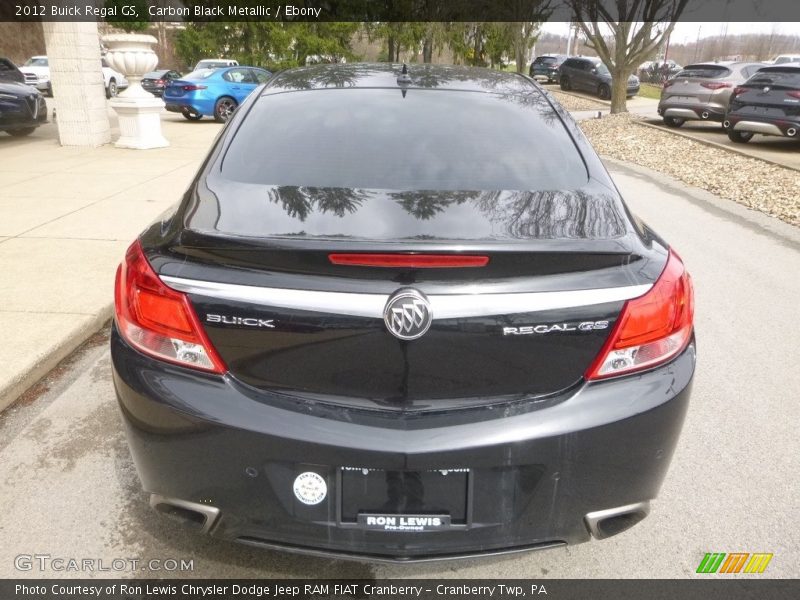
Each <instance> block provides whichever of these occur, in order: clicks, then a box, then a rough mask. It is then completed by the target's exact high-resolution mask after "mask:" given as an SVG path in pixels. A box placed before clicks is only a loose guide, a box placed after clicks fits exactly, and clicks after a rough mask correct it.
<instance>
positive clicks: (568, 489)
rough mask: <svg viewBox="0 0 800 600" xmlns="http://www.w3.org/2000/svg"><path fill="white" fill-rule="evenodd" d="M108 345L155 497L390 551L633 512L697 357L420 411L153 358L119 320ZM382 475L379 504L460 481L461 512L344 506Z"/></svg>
mask: <svg viewBox="0 0 800 600" xmlns="http://www.w3.org/2000/svg"><path fill="white" fill-rule="evenodd" d="M111 351H112V362H113V372H114V384H115V388H116V391H117V397H118V400H119V404H120V408H121V410H122V414H123V416H124V421H125V425H126V431H127V436H128V441H129V445H130V448H131V453H132V455H133V458H134V462H135V464H136V468H137V470H138V473H139V476H140V478H141V480H142V483H143V486H144V488H145V490H146V491H148V492H150V493H151V494H155V496H153V500H151V502H152V503H153V504H154V505H155V506H156V507H158V508H160V509H161V510H163V511H164V512H168V513H172V514H173V515H180V516H183V517H184V518H185V520H186V521H188V522H194V523H196V524H197V526H198V529H201V530H203V531H205V532H206V533H209V534H211V535H213V536H216V537H220V538H224V539H228V540H233V541H239V542H243V543H247V544H251V545H257V546H263V547H269V548H281V549H284V550H289V551H295V552H304V553H310V554H321V555H329V554H335V555H337V556H340V557H346V558H356V559H358V558H362V559H369V560H388V561H409V560H439V559H443V558H452V557H462V556H472V555H476V554H481V555H483V554H497V553H508V552H516V551H522V550H529V549H535V548H542V547H551V546H553V545H560V544H563V543H579V542H584V541H588V540H589V539H590V537H591V534H590V530H592V531H593V532H594V535H595V537H606V536H607V535H613V534H614V533H615V532H616V531H617V530H622V529H624V528H626V525H629V524H632V523H635V522H637V521H638V520H639V519H641V518H643V517H644V515H646V513H647V506H648V504H647V503H648V501H649V500H650V499H652V498H655V496H656V495H657V493H658V490H659V488H660V485H661V482H662V480H663V478H664V476H665V474H666V471H667V468H668V466H669V462H670V458H671V456H672V453H673V451H674V448H675V445H676V443H677V440H678V436H679V433H680V429H681V426H682V423H683V419H684V415H685V413H686V410H687V407H688V402H689V395H690V389H691V381H692V376H693V373H694V365H695V349H694V343H692V344H691V345H690V346H689V347H688V348H687V349H686V351H684V352H683V353H682V354H681V355H680V356H679V357H678V358H676V359H675V360H674V361H672V362H671V363H670V364H668V365H665V366H663V367H660V368H658V369H655V370H653V371H649V372H647V373H644V374H640V375H634V376H629V377H624V378H619V379H616V380H609V381H605V382H598V383H591V384H585V385H582V386H580V387H579V389H578V390H576V391H574V392H572V393H571V394H570V395H569V397H567V398H565V399H564V400H563V401H561V402H558V403H554V404H553V403H550V404H548V405H547V407H546V408H539V409H537V407H536V406H535V404H534V403H523V404H517V405H514V406H509V407H508V408H507V409H498V408H496V407H495V408H488V407H485V408H482V409H474V410H460V411H452V412H449V413H440V414H434V415H430V414H426V415H424V416H419V415H416V416H415V415H411V414H403V413H399V412H385V413H384V412H378V411H359V410H350V409H337V408H332V407H329V406H322V405H317V404H304V403H301V402H297V403H296V404H294V403H287V399H286V397H285V396H283V397H281V396H277V395H275V396H274V402H273V397H272V396H270V395H269V394H265V393H264V392H258V391H255V390H252V389H250V388H247V387H245V386H244V385H242V384H240V383H238V382H236V381H235V380H233V379H231V378H229V377H218V376H211V375H205V374H201V373H198V372H193V371H190V370H187V369H183V368H180V367H176V366H172V365H168V364H166V363H161V362H158V361H155V360H152V359H150V358H147V357H145V356H143V355H141V354H140V353H138V352H137V351H135V350H133V349H132V348H130V347H129V346H128V345H127V344H126V343H125V342H124V341H123V340H122V339H121V338H120V336H119V335H118V333H117V332H116V329H114V331H113V333H112V340H111ZM307 472H312V473H316V474H317V475H319V476H320V477H321V478H322V479H323V480H324V481H325V483H326V486H327V494H326V495H325V497H324V499H323V500H322V501H320V502H319V503H318V504H315V505H307V504H304V503H303V502H301V501H299V500H298V498H297V497H296V496H295V492H294V488H293V484H294V482H295V479H296V478H297V476H298V475H299V474H301V473H307ZM448 475H450V477H451V479H450V480H447V479H446V477H447V476H448ZM362 477H363V478H364V479H360V478H362ZM375 477H380V478H383V477H385V485H386V492H385V496H381V498H383V499H384V500H386V502H387V503H386V504H384V505H383V506H384V507H385V506H397V505H396V504H393V502H395V501H396V500H397V498H398V493H399V494H400V495H404V498H405V500H404V501H405V502H406V503H408V502H410V501H411V500H410V498H412V495H416V496H415V499H416V500H420V499H421V501H422V502H423V503H424V502H425V501H427V498H428V497H429V496H430V494H433V493H434V492H435V489H434V487H435V486H440V487H441V486H445V489H447V486H449V485H451V484H450V483H449V482H452V486H453V487H452V491H453V494H454V495H455V496H456V497H457V498H458V497H461V496H463V499H464V502H463V505H464V507H465V508H464V510H463V514H461V513H459V512H458V510H456V511H455V513H454V515H455V516H454V522H455V521H459V522H458V523H455V524H454V525H453V526H452V527H450V528H448V529H439V530H433V531H416V532H409V531H383V530H367V529H364V528H362V527H361V526H359V524H357V523H355V522H353V518H352V517H350V516H348V515H346V514H345V513H346V512H347V511H348V510H349V509H347V508H346V507H347V506H351V505H352V504H353V503H354V502H356V503H357V502H359V501H360V500H354V498H361V497H364V496H363V495H362V494H366V492H364V490H366V489H367V487H368V485H372V484H368V483H367V481H368V479H367V478H372V479H371V480H370V481H372V482H373V484H374V482H375V481H376V480H375V479H374V478H375ZM398 478H399V479H398ZM398 480H399V481H401V483H400V484H399V485H400V487H399V488H398V484H397V482H398ZM377 481H378V482H381V481H383V480H382V479H378V480H377ZM392 482H394V483H392ZM415 482H416V483H415ZM420 482H433V483H432V484H430V487H429V488H425V487H424V486H423V485H422V484H421V483H420ZM426 485H428V484H426ZM414 486H416V488H415V487H414ZM378 487H381V486H378ZM356 488H359V489H356ZM412 488H414V489H415V490H416V491H415V492H414V494H411V491H410V490H412ZM371 489H373V490H374V485H373V487H372V488H371ZM398 489H400V490H401V492H398ZM426 489H427V490H428V492H426ZM392 490H394V491H392ZM456 490H458V491H456ZM381 493H383V492H380V491H379V494H381ZM426 493H429V496H428V497H426V496H425V494H426ZM459 502H460V500H459ZM377 508H379V507H377V506H372V505H370V506H364V507H363V509H364V510H367V511H369V512H376V509H377ZM608 510H610V511H611V512H608V513H606V512H604V511H608ZM614 511H616V513H615V512H614ZM385 512H393V511H392V510H390V509H386V511H385ZM405 512H407V513H413V512H414V511H413V510H409V509H406V510H405ZM435 512H437V511H435ZM423 514H431V512H430V510H426V511H424V513H423ZM615 514H617V516H618V517H619V518H618V519H615V518H614V516H615ZM461 517H463V518H461Z"/></svg>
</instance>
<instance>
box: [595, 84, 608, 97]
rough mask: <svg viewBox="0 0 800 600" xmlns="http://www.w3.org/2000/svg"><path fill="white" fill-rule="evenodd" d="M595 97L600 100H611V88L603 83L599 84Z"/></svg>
mask: <svg viewBox="0 0 800 600" xmlns="http://www.w3.org/2000/svg"><path fill="white" fill-rule="evenodd" d="M597 95H598V96H600V99H601V100H608V99H609V98H611V88H610V87H608V86H607V85H606V84H605V83H602V84H600V87H599V88H597Z"/></svg>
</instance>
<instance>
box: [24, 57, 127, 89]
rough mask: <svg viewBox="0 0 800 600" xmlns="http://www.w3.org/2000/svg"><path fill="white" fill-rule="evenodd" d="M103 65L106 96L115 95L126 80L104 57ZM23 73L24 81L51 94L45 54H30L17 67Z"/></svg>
mask: <svg viewBox="0 0 800 600" xmlns="http://www.w3.org/2000/svg"><path fill="white" fill-rule="evenodd" d="M102 65H103V83H104V85H105V88H106V98H112V97H114V96H116V95H117V92H119V90H124V89H125V88H126V87H128V80H127V79H126V78H125V76H124V75H123V74H122V73H119V72H118V71H115V70H114V69H112V68H111V67H109V66H108V64H107V63H106V61H105V59H103V61H102ZM19 70H20V71H22V73H23V75H25V83H27V84H28V85H32V86H34V87H36V89H38V90H39V91H41V92H44V93H45V94H47V95H48V96H52V95H53V83H52V82H51V81H50V63H49V62H48V60H47V57H46V56H32V57H31V58H29V59H28V60H27V61H26V62H25V64H24V65H23V66H21V67H20V69H19Z"/></svg>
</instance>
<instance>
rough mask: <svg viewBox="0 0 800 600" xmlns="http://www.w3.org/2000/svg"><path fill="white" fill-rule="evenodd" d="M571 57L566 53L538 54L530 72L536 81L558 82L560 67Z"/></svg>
mask: <svg viewBox="0 0 800 600" xmlns="http://www.w3.org/2000/svg"><path fill="white" fill-rule="evenodd" d="M568 58H569V57H568V56H567V55H566V54H545V55H543V56H537V57H536V59H535V60H534V61H533V62H532V63H531V68H530V70H529V72H528V74H529V75H530V76H531V77H533V78H534V79H535V80H536V81H546V82H547V83H558V74H559V68H560V67H561V65H562V64H563V63H564V61H565V60H567V59H568Z"/></svg>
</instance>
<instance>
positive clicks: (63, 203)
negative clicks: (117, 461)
mask: <svg viewBox="0 0 800 600" xmlns="http://www.w3.org/2000/svg"><path fill="white" fill-rule="evenodd" d="M47 104H48V117H49V119H50V123H48V124H46V125H43V126H41V127H39V128H38V129H37V130H36V131H35V132H34V133H33V134H32V135H30V136H29V137H24V138H14V137H11V136H9V135H6V134H4V133H0V215H2V218H0V273H2V274H3V275H2V278H0V331H2V332H3V343H2V344H0V411H2V409H3V408H4V407H5V406H7V404H8V402H10V401H12V400H13V399H14V398H16V397H17V396H18V395H19V394H20V393H22V392H23V391H24V390H25V389H26V388H27V387H28V386H30V385H31V384H32V383H34V382H35V381H36V379H38V378H39V377H41V376H42V375H44V374H45V373H46V372H47V371H48V370H49V369H51V368H52V367H53V366H55V364H56V363H57V362H58V361H59V360H60V359H62V358H63V357H64V356H66V355H67V354H68V353H69V352H71V351H72V350H74V349H75V347H76V346H77V345H78V344H79V343H80V342H81V341H82V340H84V339H86V337H88V336H89V335H91V334H92V333H93V332H95V331H97V329H98V328H99V326H100V325H101V324H102V323H103V322H104V321H105V320H106V319H108V317H109V316H110V314H111V296H110V295H109V290H110V289H111V286H112V285H113V280H114V271H115V269H116V267H117V264H118V263H119V261H120V260H121V258H122V255H123V253H124V252H125V248H126V247H127V245H128V244H129V243H130V241H131V240H132V239H133V238H134V237H135V236H136V234H138V233H139V232H140V231H141V230H142V229H143V228H144V227H145V226H146V225H147V224H149V223H150V222H152V221H153V220H154V219H155V218H156V217H157V216H158V215H159V214H160V213H162V212H164V210H166V209H167V208H168V207H169V206H171V205H172V204H173V203H174V202H175V201H176V200H178V198H179V197H180V193H181V191H182V190H183V189H185V188H186V186H187V185H188V183H189V180H190V179H191V177H192V175H193V174H194V172H195V170H196V169H197V165H198V163H199V161H200V160H201V158H202V157H203V156H204V155H205V153H206V152H207V149H208V147H209V144H210V143H211V140H212V139H213V138H214V136H215V135H216V134H217V132H218V131H219V129H220V126H219V125H218V124H216V123H214V122H213V121H210V120H204V121H200V122H196V123H194V122H193V123H190V122H187V121H185V120H184V119H183V118H182V117H181V116H180V115H175V114H169V113H165V114H164V115H163V118H162V123H163V129H164V134H165V136H166V137H167V139H168V140H169V141H170V143H171V146H170V147H169V148H162V149H157V150H147V151H139V150H122V149H118V148H114V147H113V146H111V145H108V146H103V147H100V148H62V147H61V146H60V145H59V144H58V131H57V129H56V125H55V123H54V122H53V109H54V108H56V104H57V103H56V101H55V100H54V99H52V98H48V99H47ZM109 114H110V116H111V120H112V135H113V139H115V138H117V137H119V130H118V127H117V121H116V117H115V116H114V113H113V112H112V111H109Z"/></svg>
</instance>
